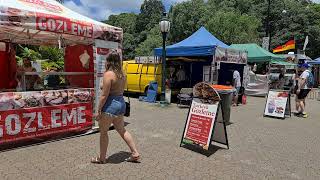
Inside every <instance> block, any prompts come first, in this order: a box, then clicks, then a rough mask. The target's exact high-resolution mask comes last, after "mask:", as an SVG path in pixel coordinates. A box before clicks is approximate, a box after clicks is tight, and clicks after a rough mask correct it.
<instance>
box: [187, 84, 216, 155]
mask: <svg viewBox="0 0 320 180" xmlns="http://www.w3.org/2000/svg"><path fill="white" fill-rule="evenodd" d="M193 96H194V98H193V101H192V104H191V107H190V111H189V114H188V117H187V122H186V125H185V129H184V133H183V137H182V142H181V143H182V144H193V145H198V146H200V147H201V148H202V149H204V150H209V146H210V144H211V138H212V133H213V127H214V125H215V122H216V117H217V111H218V106H219V101H220V96H219V94H218V93H217V92H216V91H215V90H214V89H213V88H212V86H211V85H210V84H208V83H204V82H202V83H198V84H196V85H195V86H194V88H193Z"/></svg>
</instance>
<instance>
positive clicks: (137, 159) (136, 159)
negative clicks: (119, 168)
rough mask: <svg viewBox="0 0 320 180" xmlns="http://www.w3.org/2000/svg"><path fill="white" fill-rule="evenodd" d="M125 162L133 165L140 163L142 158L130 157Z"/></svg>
mask: <svg viewBox="0 0 320 180" xmlns="http://www.w3.org/2000/svg"><path fill="white" fill-rule="evenodd" d="M125 161H126V162H131V163H140V156H136V157H134V156H130V157H129V158H127V159H125Z"/></svg>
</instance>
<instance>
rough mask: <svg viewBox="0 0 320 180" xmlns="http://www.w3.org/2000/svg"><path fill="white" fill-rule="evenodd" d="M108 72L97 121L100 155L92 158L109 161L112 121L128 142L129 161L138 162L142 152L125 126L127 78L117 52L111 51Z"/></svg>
mask: <svg viewBox="0 0 320 180" xmlns="http://www.w3.org/2000/svg"><path fill="white" fill-rule="evenodd" d="M105 66H106V72H105V73H104V75H103V86H102V93H101V97H100V100H99V106H98V107H99V109H98V114H97V121H98V122H99V129H100V156H98V157H94V158H92V160H91V162H92V163H97V164H105V163H107V158H106V154H107V149H108V143H109V137H108V130H109V127H110V125H111V123H112V124H113V125H114V127H115V129H116V130H117V132H118V133H119V134H120V136H121V137H122V138H123V140H124V141H125V142H126V143H127V145H128V146H129V148H130V150H131V156H130V158H128V159H126V161H129V162H138V161H139V160H140V154H139V152H138V150H137V148H136V145H135V143H134V141H133V138H132V136H131V134H130V133H129V132H128V131H127V130H126V129H125V128H124V120H123V115H124V113H125V109H126V105H125V101H124V98H123V92H124V87H125V84H126V78H125V76H124V73H123V71H122V65H121V59H120V56H119V54H118V53H117V52H115V51H114V52H111V53H110V55H109V56H108V58H107V61H106V65H105Z"/></svg>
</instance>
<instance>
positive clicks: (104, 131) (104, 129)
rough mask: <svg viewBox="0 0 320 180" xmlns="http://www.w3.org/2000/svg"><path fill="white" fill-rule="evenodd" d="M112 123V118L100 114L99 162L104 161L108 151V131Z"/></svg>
mask: <svg viewBox="0 0 320 180" xmlns="http://www.w3.org/2000/svg"><path fill="white" fill-rule="evenodd" d="M111 123H112V118H110V117H108V116H107V115H105V114H102V115H101V117H100V120H99V129H100V161H105V159H106V154H107V150H108V144H109V137H108V131H109V128H110V125H111Z"/></svg>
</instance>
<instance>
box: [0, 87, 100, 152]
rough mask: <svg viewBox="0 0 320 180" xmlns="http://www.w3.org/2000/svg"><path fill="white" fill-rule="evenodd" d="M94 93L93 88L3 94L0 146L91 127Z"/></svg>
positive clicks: (0, 97) (1, 95)
mask: <svg viewBox="0 0 320 180" xmlns="http://www.w3.org/2000/svg"><path fill="white" fill-rule="evenodd" d="M93 93H94V92H93V89H74V90H71V89H70V90H55V91H41V92H37V91H35V92H13V93H1V94H0V114H1V116H0V147H5V146H7V145H10V144H12V143H17V144H19V143H22V142H24V141H30V140H33V139H38V140H39V139H41V138H44V139H46V138H47V137H48V136H52V135H55V134H61V133H64V132H68V133H71V132H81V131H85V130H88V129H90V128H91V126H92V120H91V119H92V115H93V112H92V102H93V98H92V97H93ZM0 149H1V148H0Z"/></svg>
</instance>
